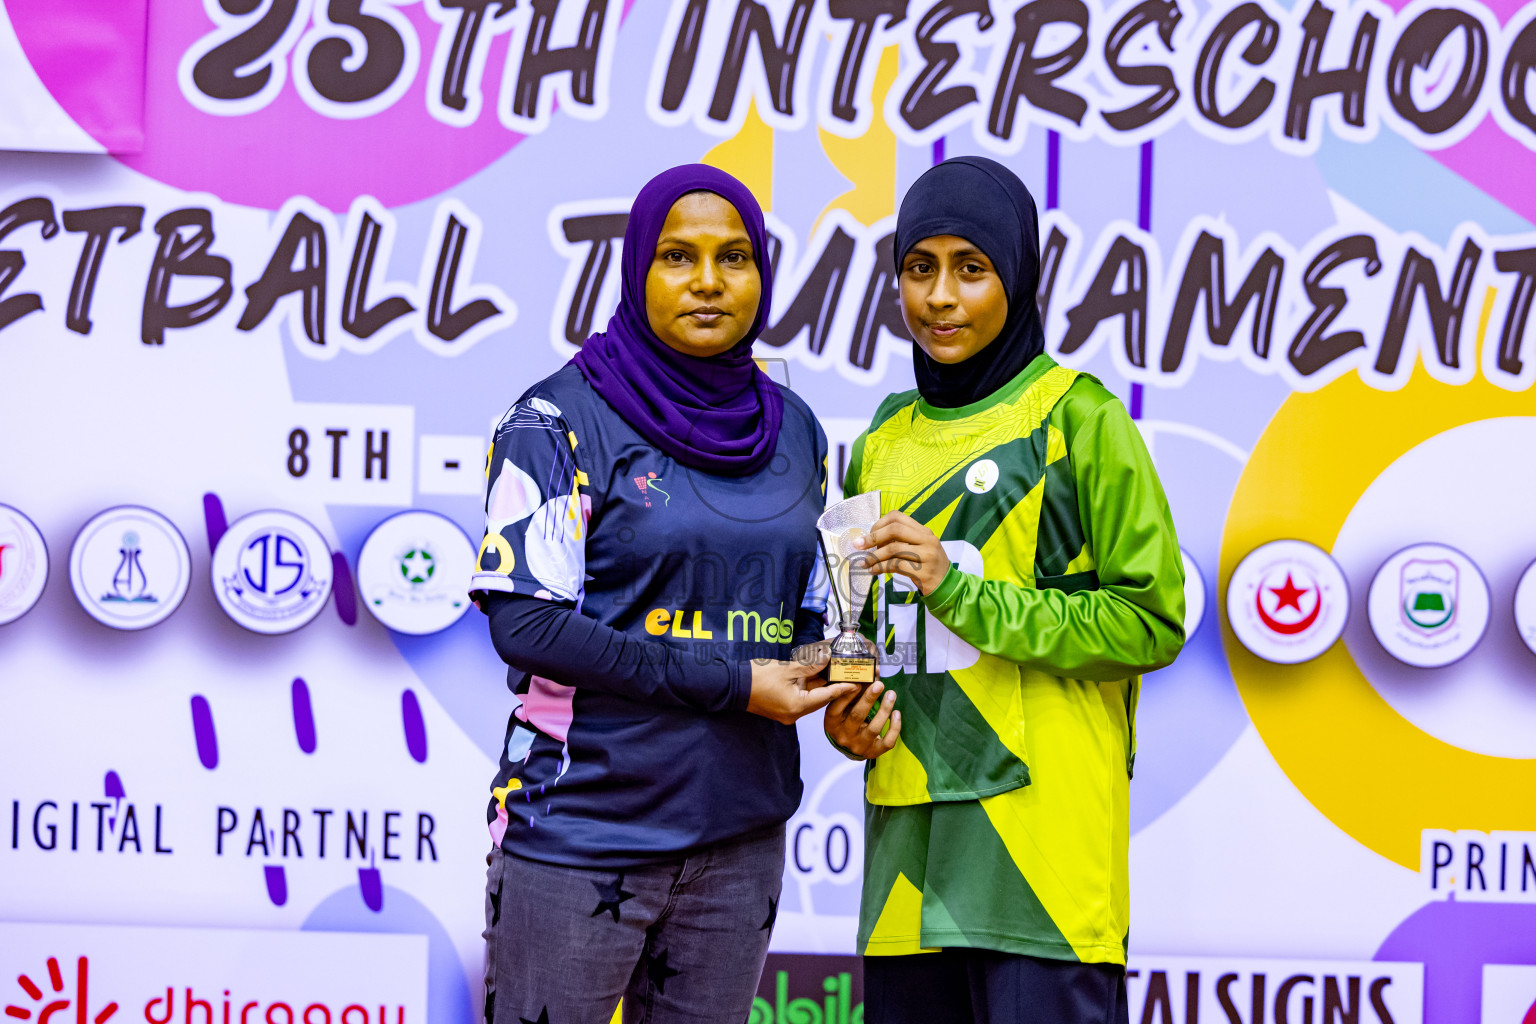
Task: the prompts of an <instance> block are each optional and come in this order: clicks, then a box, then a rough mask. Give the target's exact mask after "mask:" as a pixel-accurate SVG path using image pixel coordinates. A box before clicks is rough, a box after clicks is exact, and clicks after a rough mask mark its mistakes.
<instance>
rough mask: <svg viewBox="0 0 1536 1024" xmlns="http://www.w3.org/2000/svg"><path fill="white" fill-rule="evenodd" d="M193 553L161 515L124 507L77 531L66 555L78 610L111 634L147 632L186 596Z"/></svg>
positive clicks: (135, 506)
mask: <svg viewBox="0 0 1536 1024" xmlns="http://www.w3.org/2000/svg"><path fill="white" fill-rule="evenodd" d="M191 581H192V553H191V552H190V551H188V550H187V542H186V539H185V538H183V537H182V535H181V531H180V530H178V529H176V527H175V525H174V524H172V522H171V521H170V520H169V519H167V518H165V516H163V515H161V514H160V513H158V512H156V511H154V510H152V509H147V508H140V507H138V506H137V505H123V506H120V507H118V508H109V509H107V510H106V511H105V512H102V513H99V514H98V515H97V516H95V517H94V518H93V519H92V520H91V521H90V522H88V523H86V524H85V525H84V526H83V527H81V528H80V533H79V535H78V536H76V537H75V546H74V548H73V549H71V551H70V553H69V582H70V585H71V586H72V587H73V588H74V591H75V599H76V600H78V601H79V602H80V607H82V608H84V609H85V610H86V612H87V613H88V614H89V615H90V616H91V618H93V619H95V620H96V621H97V622H100V623H101V624H102V625H104V626H111V627H112V628H113V629H147V628H148V627H150V626H153V625H154V624H155V623H157V622H160V621H163V620H164V619H165V618H166V617H168V616H169V615H170V614H171V613H172V612H174V611H175V610H176V608H177V607H178V606H179V605H180V604H181V599H182V598H184V597H186V596H187V585H188V584H189V583H191Z"/></svg>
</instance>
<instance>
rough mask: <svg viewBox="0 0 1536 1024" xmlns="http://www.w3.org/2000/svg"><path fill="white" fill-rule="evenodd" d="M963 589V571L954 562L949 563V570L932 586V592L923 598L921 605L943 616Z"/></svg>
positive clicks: (940, 616)
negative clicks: (937, 583) (935, 585)
mask: <svg viewBox="0 0 1536 1024" xmlns="http://www.w3.org/2000/svg"><path fill="white" fill-rule="evenodd" d="M964 589H965V573H963V572H961V571H960V567H959V566H958V565H956V564H955V563H953V562H951V563H949V571H948V572H946V573H945V574H944V578H943V579H942V580H940V581H939V585H938V586H937V587H934V588H933V593H931V594H929V595H928V596H927V597H925V598H923V605H924V606H925V607H926V608H927V609H928V610H929V611H931V612H933V614H935V615H937V616H939V618H940V619H943V618H944V614H945V613H946V612H948V611H949V610H950V606H952V605H953V604H954V603H955V601H956V599H958V598H959V597H960V593H961V591H963V590H964Z"/></svg>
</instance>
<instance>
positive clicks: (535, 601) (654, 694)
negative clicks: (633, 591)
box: [485, 591, 752, 711]
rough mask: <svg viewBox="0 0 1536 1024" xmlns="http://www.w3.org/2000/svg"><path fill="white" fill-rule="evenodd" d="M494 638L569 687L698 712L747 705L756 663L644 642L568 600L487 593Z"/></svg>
mask: <svg viewBox="0 0 1536 1024" xmlns="http://www.w3.org/2000/svg"><path fill="white" fill-rule="evenodd" d="M485 605H486V613H487V615H488V616H489V618H490V626H491V642H492V643H493V644H494V645H495V647H496V653H497V654H499V655H501V659H502V660H503V661H505V662H506V663H507V664H509V665H511V666H512V667H513V668H515V669H518V670H519V671H522V672H529V673H532V674H534V675H540V676H544V677H545V678H546V679H552V680H554V681H555V682H557V683H563V684H565V685H567V686H577V687H583V688H585V689H589V690H601V691H604V692H606V693H612V694H617V695H618V696H621V697H629V698H631V699H633V700H638V701H644V702H646V703H651V704H669V705H672V706H674V707H690V708H695V709H697V710H699V711H744V710H746V707H747V699H748V697H749V696H750V695H751V690H752V681H751V676H750V666H748V665H743V664H737V663H734V662H728V661H726V660H725V659H723V658H714V659H711V660H710V661H707V662H704V663H702V664H701V663H699V662H698V661H697V660H696V659H695V658H692V657H689V656H688V653H687V652H686V651H683V650H680V649H678V648H676V647H672V646H670V645H668V644H663V643H656V642H651V641H645V640H642V639H640V638H639V637H635V636H631V635H630V634H628V633H624V632H621V631H619V630H617V629H614V628H612V627H611V626H605V625H603V624H602V623H601V622H598V621H597V620H596V619H592V618H589V617H587V616H585V615H582V614H581V613H580V612H578V611H577V610H576V609H574V608H571V607H569V606H567V605H564V604H561V603H558V602H554V601H545V600H543V599H541V598H537V597H524V596H521V595H516V594H502V593H497V592H494V591H492V592H490V593H488V594H486V596H485Z"/></svg>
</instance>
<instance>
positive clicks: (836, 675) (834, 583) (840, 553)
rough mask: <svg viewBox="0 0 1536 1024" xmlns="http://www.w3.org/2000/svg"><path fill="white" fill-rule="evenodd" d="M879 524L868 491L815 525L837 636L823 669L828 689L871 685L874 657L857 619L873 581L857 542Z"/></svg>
mask: <svg viewBox="0 0 1536 1024" xmlns="http://www.w3.org/2000/svg"><path fill="white" fill-rule="evenodd" d="M879 518H880V492H879V491H869V492H867V493H865V494H856V495H854V496H853V497H851V498H845V499H843V500H842V501H840V502H838V503H837V504H835V505H830V506H828V507H827V510H826V511H825V512H823V513H822V514H821V518H819V519H817V520H816V529H817V531H818V532H819V534H820V536H821V555H822V558H823V559H824V560H825V562H826V566H827V577H828V579H829V580H830V582H831V589H832V597H833V600H834V602H835V604H836V608H837V616H838V634H837V636H836V637H835V638H834V639H833V641H832V649H831V652H830V654H831V661H830V662H829V664H828V665H827V681H828V682H831V683H859V684H868V683H872V682H874V681H875V674H876V669H875V655H874V652H873V651H872V650H871V648H870V646H869V644H867V643H866V642H865V640H864V638H863V637H862V636H860V635H859V615H860V614H861V613H862V612H863V611H864V604H865V602H866V601H867V600H868V599H869V588H870V584H871V583H872V582H873V576H872V575H871V574H870V572H869V568H868V565H869V557H870V556H869V553H868V552H865V551H862V550H860V549H859V548H858V547H857V546H856V544H855V542H856V541H857V540H858V539H859V538H861V537H866V536H868V535H869V531H870V530H871V529H872V528H873V527H874V525H875V520H876V519H879Z"/></svg>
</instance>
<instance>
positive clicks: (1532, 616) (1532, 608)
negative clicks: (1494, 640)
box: [1515, 562, 1536, 654]
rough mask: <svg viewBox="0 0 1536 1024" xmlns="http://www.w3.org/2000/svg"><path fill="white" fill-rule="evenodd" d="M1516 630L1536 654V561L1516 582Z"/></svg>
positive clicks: (1527, 567)
mask: <svg viewBox="0 0 1536 1024" xmlns="http://www.w3.org/2000/svg"><path fill="white" fill-rule="evenodd" d="M1515 632H1516V633H1519V634H1520V639H1521V640H1524V641H1525V646H1527V647H1529V648H1530V649H1531V653H1532V654H1536V562H1532V563H1531V564H1530V565H1528V566H1526V569H1525V572H1523V573H1521V574H1520V582H1519V583H1517V584H1515Z"/></svg>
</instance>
